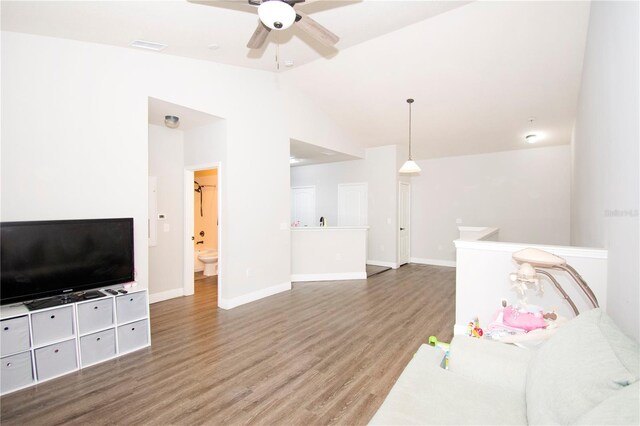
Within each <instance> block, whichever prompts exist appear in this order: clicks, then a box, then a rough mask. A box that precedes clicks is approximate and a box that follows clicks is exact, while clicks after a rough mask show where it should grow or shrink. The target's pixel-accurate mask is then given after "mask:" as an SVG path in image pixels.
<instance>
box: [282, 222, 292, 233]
mask: <svg viewBox="0 0 640 426" xmlns="http://www.w3.org/2000/svg"><path fill="white" fill-rule="evenodd" d="M289 226H290V225H289V224H288V223H286V222H282V223H281V224H280V230H282V231H284V230H286V229H287V228H288V227H289Z"/></svg>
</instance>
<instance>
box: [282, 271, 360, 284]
mask: <svg viewBox="0 0 640 426" xmlns="http://www.w3.org/2000/svg"><path fill="white" fill-rule="evenodd" d="M366 279H367V273H366V272H344V273H337V274H292V275H291V281H294V282H304V281H343V280H366Z"/></svg>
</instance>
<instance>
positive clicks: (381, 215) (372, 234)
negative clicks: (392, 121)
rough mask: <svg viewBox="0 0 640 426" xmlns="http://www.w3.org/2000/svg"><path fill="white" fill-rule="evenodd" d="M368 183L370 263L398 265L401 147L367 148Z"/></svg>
mask: <svg viewBox="0 0 640 426" xmlns="http://www.w3.org/2000/svg"><path fill="white" fill-rule="evenodd" d="M365 159H366V166H367V167H366V168H367V182H368V184H369V194H368V197H369V200H368V201H369V253H368V263H371V264H378V265H386V266H390V267H394V268H395V267H397V263H398V179H399V178H398V164H397V163H398V147H397V146H396V145H387V146H382V147H379V148H370V149H367V151H366V157H365Z"/></svg>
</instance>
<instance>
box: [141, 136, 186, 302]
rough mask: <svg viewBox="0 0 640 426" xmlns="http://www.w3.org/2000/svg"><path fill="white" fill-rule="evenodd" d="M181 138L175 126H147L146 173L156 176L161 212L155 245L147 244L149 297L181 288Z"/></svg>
mask: <svg viewBox="0 0 640 426" xmlns="http://www.w3.org/2000/svg"><path fill="white" fill-rule="evenodd" d="M183 139H184V135H183V132H182V131H181V130H179V129H169V128H167V127H161V126H156V125H149V175H150V176H156V177H157V191H156V194H157V205H158V213H162V214H164V215H165V219H164V220H158V221H157V226H158V234H157V245H155V246H153V247H149V293H150V297H151V298H154V297H155V296H154V295H156V294H158V293H167V292H171V291H172V290H173V292H174V293H175V290H176V289H177V290H178V294H179V291H180V290H181V289H182V257H183V256H182V250H183V237H182V235H183V232H182V228H183V223H184V217H183V214H184V212H183V205H182V200H183V194H182V192H183V173H184V166H183V162H184V160H183V157H184V154H183V150H184V144H183V142H184V141H183ZM150 219H151V220H152V221H153V220H154V218H150ZM165 225H166V226H168V227H169V229H168V230H165Z"/></svg>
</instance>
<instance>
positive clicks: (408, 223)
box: [397, 182, 411, 266]
mask: <svg viewBox="0 0 640 426" xmlns="http://www.w3.org/2000/svg"><path fill="white" fill-rule="evenodd" d="M403 186H404V187H406V188H407V194H408V196H407V205H406V206H405V207H406V210H405V211H406V216H405V217H406V218H407V223H406V224H405V228H407V242H408V243H407V245H408V247H407V261H406V263H402V259H400V252H401V251H400V248H401V244H402V241H401V238H400V223H401V221H402V217H401V212H402V197H401V196H400V194H401V193H402V187H403ZM397 230H398V259H397V260H398V266H402V265H405V264H408V263H411V184H410V183H409V182H398V228H397Z"/></svg>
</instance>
